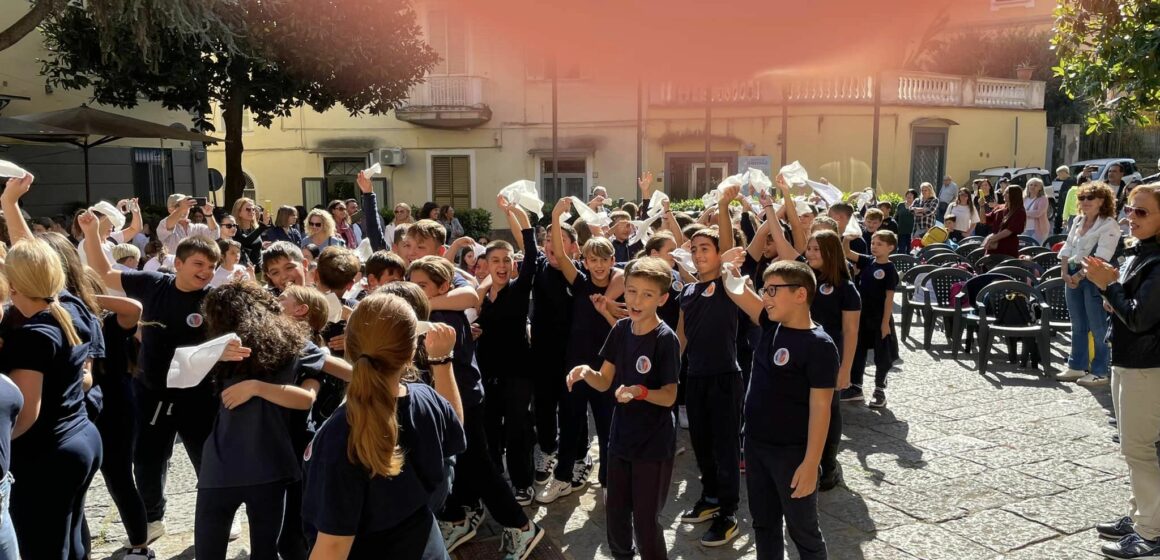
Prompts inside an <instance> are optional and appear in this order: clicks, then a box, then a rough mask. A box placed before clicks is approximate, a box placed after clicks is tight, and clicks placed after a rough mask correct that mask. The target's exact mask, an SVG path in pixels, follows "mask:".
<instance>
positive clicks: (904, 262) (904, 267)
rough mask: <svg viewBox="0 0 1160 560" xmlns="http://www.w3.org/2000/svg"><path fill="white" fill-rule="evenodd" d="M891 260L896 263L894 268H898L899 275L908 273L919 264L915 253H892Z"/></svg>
mask: <svg viewBox="0 0 1160 560" xmlns="http://www.w3.org/2000/svg"><path fill="white" fill-rule="evenodd" d="M890 262H892V263H894V268H895V269H896V270H898V274H899V275H902V274H906V273H907V272H908V271H909V270H910V269H912V268H914V267H916V266H918V259H916V258H915V257H914V256H913V255H905V254H902V253H895V254H893V255H890Z"/></svg>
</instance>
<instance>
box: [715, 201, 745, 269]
mask: <svg viewBox="0 0 1160 560" xmlns="http://www.w3.org/2000/svg"><path fill="white" fill-rule="evenodd" d="M740 192H741V187H740V186H738V185H730V186H728V187H725V190H723V191H721V200H719V201H718V202H717V237H718V239H717V251H718V252H721V253H724V252H725V251H728V250H729V249H732V248H733V218H732V216H730V215H729V205H730V204H731V203H732V202H733V200H734V199H736V198H737V195H738V194H739V193H740Z"/></svg>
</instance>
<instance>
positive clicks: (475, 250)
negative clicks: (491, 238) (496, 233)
mask: <svg viewBox="0 0 1160 560" xmlns="http://www.w3.org/2000/svg"><path fill="white" fill-rule="evenodd" d="M486 252H487V247H484V246H483V245H480V244H479V243H476V244H475V245H474V246H473V247H472V248H471V253H472V254H473V255H475V258H477V259H478V258H479V257H481V256H482V255H483V254H484V253H486Z"/></svg>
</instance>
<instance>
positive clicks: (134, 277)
mask: <svg viewBox="0 0 1160 560" xmlns="http://www.w3.org/2000/svg"><path fill="white" fill-rule="evenodd" d="M121 286H122V287H124V288H125V293H126V294H127V295H128V296H129V297H131V298H133V299H135V300H137V301H139V302H141V307H142V308H143V309H142V313H141V356H140V359H138V360H137V371H138V372H140V373H141V374H142V375H141V376H140V378H141V381H142V382H143V383H144V384H145V386H146V387H148V388H150V389H152V390H155V391H161V390H165V388H166V376H167V375H168V374H169V362H171V361H173V352H174V350H176V349H177V348H178V347H180V346H197V345H198V344H201V343H202V342H205V340H206V338H205V337H206V335H205V318H204V317H202V315H201V302H202V300H204V299H205V295H206V294H208V293H209V287H208V286H207V287H206V288H205V289H202V290H198V291H196V292H183V291H181V290H179V289H177V277H176V276H174V275H172V274H162V273H160V272H144V271H141V272H136V271H126V272H122V273H121ZM207 379H208V376H207ZM202 383H206V382H205V381H203V382H202Z"/></svg>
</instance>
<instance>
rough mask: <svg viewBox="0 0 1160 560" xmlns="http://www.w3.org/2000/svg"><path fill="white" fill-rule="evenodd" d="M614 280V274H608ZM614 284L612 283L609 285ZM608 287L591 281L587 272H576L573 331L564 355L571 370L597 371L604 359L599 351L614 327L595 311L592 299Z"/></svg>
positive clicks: (573, 285) (573, 288) (573, 292)
mask: <svg viewBox="0 0 1160 560" xmlns="http://www.w3.org/2000/svg"><path fill="white" fill-rule="evenodd" d="M609 275H610V276H609V278H610V279H611V272H610V273H609ZM610 284H611V282H610ZM607 289H608V286H604V287H600V286H597V285H596V284H595V283H593V282H592V277H591V276H589V275H588V272H586V271H584V270H577V271H576V280H575V281H574V282H572V330H571V333H570V334H569V336H568V350H567V352H566V354H565V356H566V360H567V363H566V364H565V365H566V366H568V367H569V368H572V367H575V366H578V365H587V366H588V367H591V368H592V369H598V368H599V367H600V364H601V363H602V362H603V360H602V359H601V358H600V348H601V345H602V344H604V339H606V338H608V332H609V331H610V330H612V325H609V324H608V320H607V319H605V318H604V315H601V314H600V312H599V311H596V307H595V306H594V305H593V304H592V299H591V297H590V296H592V295H595V294H603V293H604V292H605V291H606V290H607Z"/></svg>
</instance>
